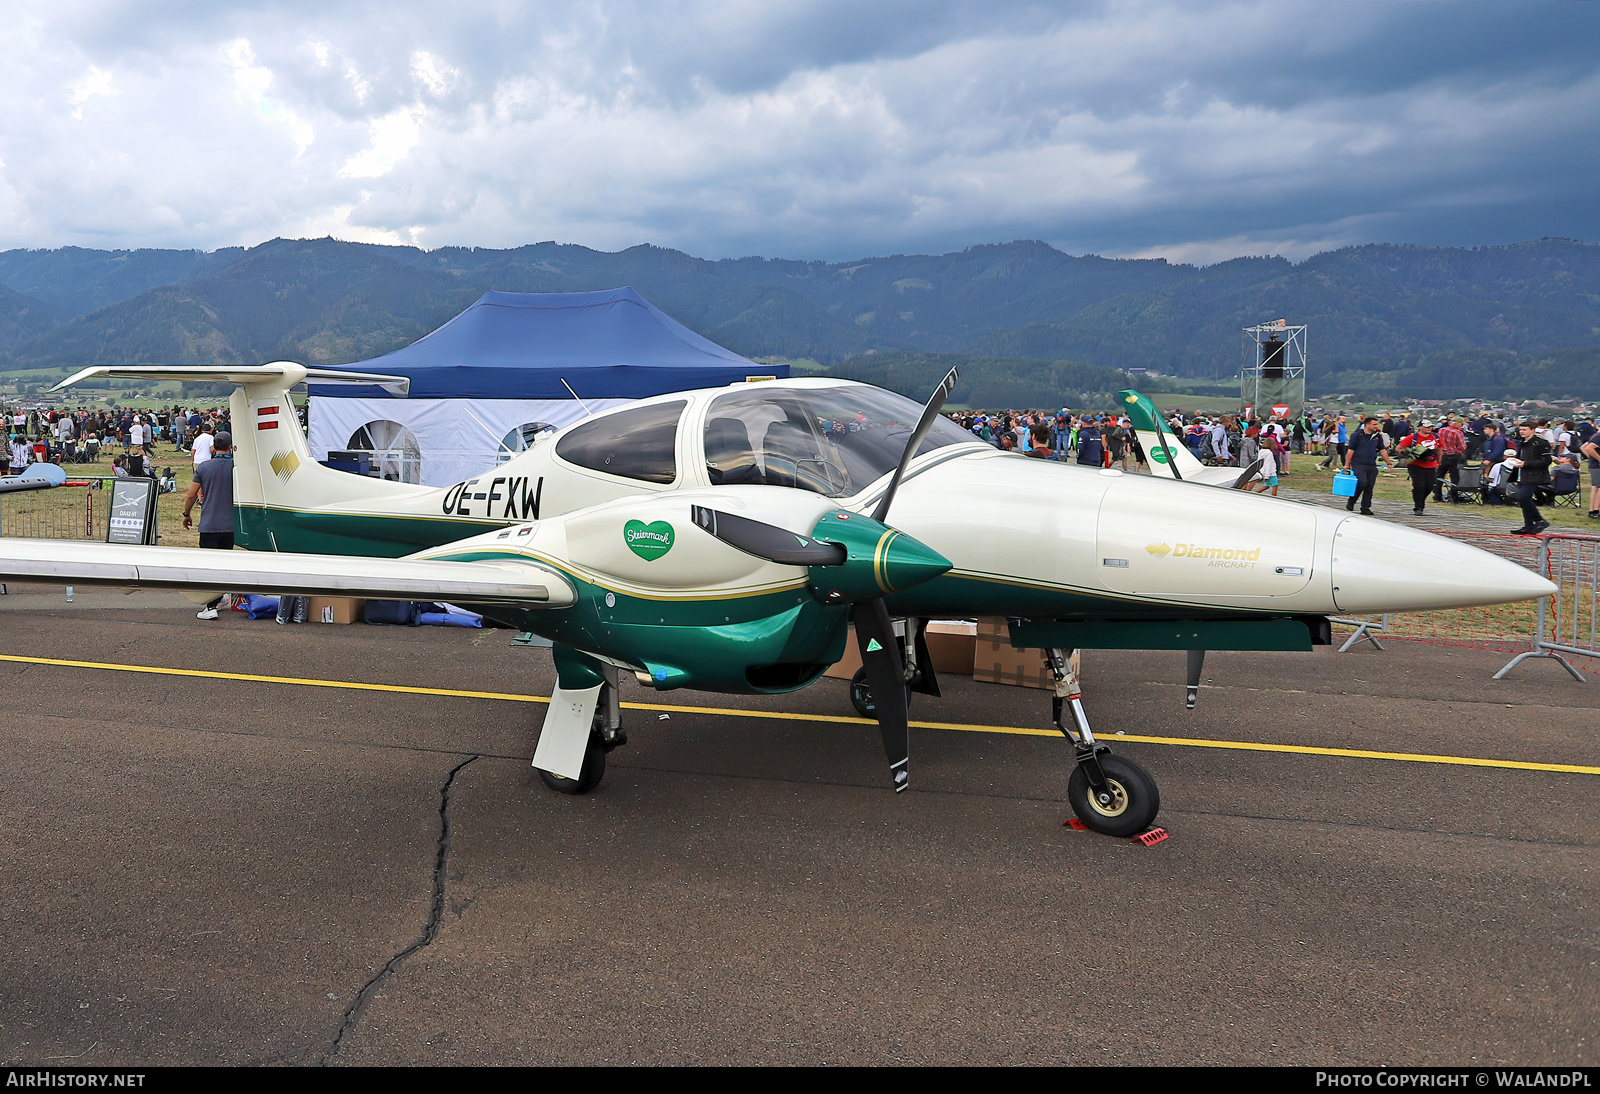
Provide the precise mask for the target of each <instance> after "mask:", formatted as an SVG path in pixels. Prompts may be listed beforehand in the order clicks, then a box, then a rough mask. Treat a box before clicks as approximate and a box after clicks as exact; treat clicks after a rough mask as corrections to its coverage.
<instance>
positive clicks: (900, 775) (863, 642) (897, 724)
mask: <svg viewBox="0 0 1600 1094" xmlns="http://www.w3.org/2000/svg"><path fill="white" fill-rule="evenodd" d="M850 621H851V622H852V623H854V624H855V628H856V645H857V646H859V647H860V648H861V664H862V666H863V667H864V668H865V669H866V670H867V686H868V687H869V688H871V689H872V705H873V706H874V707H875V708H876V711H877V715H878V729H879V731H880V732H882V734H883V751H884V753H885V754H886V755H887V756H888V757H889V774H890V776H891V777H892V778H893V779H894V791H895V793H896V794H898V793H900V792H901V791H903V790H904V789H905V788H906V787H907V786H908V785H910V783H909V776H908V775H907V772H906V760H907V757H908V754H909V742H908V739H907V733H906V720H907V719H908V718H909V717H910V712H909V710H908V709H907V707H906V680H905V664H904V662H902V661H901V660H900V642H899V640H898V639H896V638H895V636H894V627H893V626H892V625H891V624H890V622H889V610H888V609H887V608H885V607H884V606H883V601H882V600H865V601H862V602H861V603H860V604H857V605H856V606H855V607H854V608H852V609H851V610H850Z"/></svg>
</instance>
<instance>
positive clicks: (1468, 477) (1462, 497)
mask: <svg viewBox="0 0 1600 1094" xmlns="http://www.w3.org/2000/svg"><path fill="white" fill-rule="evenodd" d="M1445 489H1446V490H1448V491H1450V500H1451V501H1453V502H1463V501H1470V502H1475V503H1477V504H1478V505H1482V504H1483V503H1484V497H1483V490H1484V487H1483V468H1482V467H1480V466H1478V465H1476V464H1464V465H1463V466H1462V468H1461V481H1460V482H1459V483H1451V482H1449V480H1446V485H1445Z"/></svg>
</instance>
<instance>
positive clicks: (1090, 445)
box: [1078, 417, 1105, 467]
mask: <svg viewBox="0 0 1600 1094" xmlns="http://www.w3.org/2000/svg"><path fill="white" fill-rule="evenodd" d="M1078 463H1080V464H1082V465H1084V466H1086V467H1104V466H1105V445H1104V443H1103V442H1102V439H1101V436H1100V430H1099V429H1097V428H1096V427H1095V424H1094V422H1093V421H1091V420H1089V419H1088V418H1087V417H1086V418H1085V419H1084V423H1083V425H1082V427H1080V428H1079V430H1078Z"/></svg>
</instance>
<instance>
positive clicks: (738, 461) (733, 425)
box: [706, 418, 764, 486]
mask: <svg viewBox="0 0 1600 1094" xmlns="http://www.w3.org/2000/svg"><path fill="white" fill-rule="evenodd" d="M706 473H707V474H708V475H709V476H710V478H711V485H712V486H746V485H750V484H754V485H757V486H759V485H761V483H762V482H763V481H764V480H763V479H762V476H761V468H759V467H757V466H756V454H755V452H754V451H753V450H752V449H751V447H750V431H749V430H747V429H745V427H744V423H743V422H741V421H740V420H739V419H738V418H713V419H711V421H710V422H708V423H707V424H706Z"/></svg>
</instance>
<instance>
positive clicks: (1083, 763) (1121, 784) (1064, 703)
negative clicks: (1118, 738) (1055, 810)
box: [1045, 650, 1161, 836]
mask: <svg viewBox="0 0 1600 1094" xmlns="http://www.w3.org/2000/svg"><path fill="white" fill-rule="evenodd" d="M1077 652H1078V651H1077V650H1046V651H1045V657H1046V658H1047V659H1048V660H1049V662H1050V671H1051V673H1052V674H1053V675H1054V676H1055V678H1056V693H1055V696H1054V697H1053V698H1052V700H1051V704H1050V707H1051V719H1052V721H1054V722H1055V727H1056V728H1057V729H1059V730H1060V731H1061V732H1062V733H1063V734H1065V735H1066V737H1067V739H1068V740H1069V741H1071V742H1072V750H1073V756H1074V759H1075V760H1076V761H1077V767H1076V768H1074V770H1073V772H1072V776H1071V777H1070V778H1069V779H1068V780H1067V803H1068V804H1069V805H1071V806H1072V811H1073V812H1074V813H1076V814H1078V819H1079V820H1081V821H1082V822H1083V823H1084V826H1085V827H1087V828H1089V829H1090V830H1092V831H1095V832H1100V833H1103V834H1105V835H1108V836H1135V835H1138V834H1139V833H1140V832H1143V831H1144V830H1145V829H1146V828H1149V827H1150V824H1151V822H1152V821H1154V820H1155V819H1156V814H1157V813H1158V812H1159V811H1160V810H1161V792H1160V791H1159V790H1157V789H1156V781H1155V779H1153V778H1151V777H1150V772H1148V771H1146V770H1145V769H1144V768H1142V767H1140V766H1139V765H1138V764H1136V763H1134V762H1133V761H1132V760H1129V759H1125V758H1123V757H1121V756H1113V755H1112V754H1111V748H1110V746H1108V745H1104V744H1101V743H1100V742H1099V741H1097V740H1095V736H1094V733H1093V731H1092V730H1090V729H1089V719H1088V716H1087V715H1085V714H1084V712H1083V702H1082V689H1080V688H1079V687H1078V669H1077V665H1076V664H1075V663H1074V662H1075V661H1076V660H1077Z"/></svg>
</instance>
